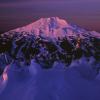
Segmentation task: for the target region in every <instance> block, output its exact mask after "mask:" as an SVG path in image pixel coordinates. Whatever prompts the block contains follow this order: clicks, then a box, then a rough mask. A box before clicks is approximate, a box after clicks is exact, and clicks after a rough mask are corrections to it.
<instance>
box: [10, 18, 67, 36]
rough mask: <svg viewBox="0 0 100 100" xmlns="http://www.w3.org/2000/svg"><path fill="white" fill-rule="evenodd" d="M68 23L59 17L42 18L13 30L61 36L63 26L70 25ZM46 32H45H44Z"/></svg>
mask: <svg viewBox="0 0 100 100" xmlns="http://www.w3.org/2000/svg"><path fill="white" fill-rule="evenodd" d="M68 26H69V25H68V23H67V22H66V21H65V20H63V19H60V18H58V17H50V18H41V19H39V20H38V21H36V22H33V23H31V24H29V25H27V26H24V27H21V28H17V29H15V30H12V31H16V32H23V31H25V32H29V33H34V34H35V35H45V36H49V37H51V36H53V37H57V36H61V34H60V33H62V28H65V27H68ZM43 33H44V34H43Z"/></svg>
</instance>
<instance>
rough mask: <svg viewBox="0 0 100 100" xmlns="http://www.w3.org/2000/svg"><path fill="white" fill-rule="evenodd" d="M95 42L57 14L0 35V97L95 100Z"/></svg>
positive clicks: (98, 75) (98, 88) (99, 38)
mask: <svg viewBox="0 0 100 100" xmlns="http://www.w3.org/2000/svg"><path fill="white" fill-rule="evenodd" d="M99 45H100V33H98V32H95V31H91V32H90V31H86V30H85V29H83V28H81V27H79V26H77V25H74V24H70V23H68V22H66V21H65V20H63V19H60V18H58V17H51V18H41V19H40V20H38V21H36V22H34V23H31V24H29V25H27V26H24V27H21V28H17V29H14V30H11V31H9V32H5V33H3V34H1V35H0V73H1V76H0V100H8V99H9V100H100V95H99V94H100V46H99ZM51 67H52V68H51ZM43 68H45V69H47V70H45V69H43ZM48 68H51V69H48ZM3 69H4V70H3Z"/></svg>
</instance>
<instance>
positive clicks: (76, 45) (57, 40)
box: [0, 18, 100, 71]
mask: <svg viewBox="0 0 100 100" xmlns="http://www.w3.org/2000/svg"><path fill="white" fill-rule="evenodd" d="M55 20H56V23H55ZM40 22H41V23H42V22H43V23H42V24H41V23H40ZM47 22H48V23H47ZM38 23H40V26H41V27H39V28H37V27H38V25H39V24H38ZM44 23H45V24H44ZM54 23H55V24H54ZM44 25H45V26H44ZM50 25H51V26H50ZM30 26H32V28H33V27H35V28H36V29H38V30H35V28H34V30H32V29H31V28H30ZM43 26H44V27H43ZM55 26H57V27H55ZM27 27H28V28H27ZM48 27H49V28H50V29H49V30H48ZM25 29H27V30H25ZM29 30H31V31H29ZM46 30H47V31H46ZM37 31H38V33H37ZM48 32H49V33H48ZM58 33H59V35H58ZM37 34H38V35H37ZM61 34H62V35H61ZM56 36H57V37H56ZM97 36H100V34H99V35H98V34H97V33H96V36H94V35H92V33H90V32H86V31H85V30H83V29H80V28H78V27H77V26H76V25H72V26H71V25H69V26H68V25H67V26H66V23H65V21H64V20H60V19H58V18H49V19H48V18H47V19H41V20H39V21H37V22H35V24H33V23H32V24H30V25H29V26H26V27H22V28H19V29H16V30H13V31H9V32H6V33H3V34H0V69H2V67H1V66H4V65H7V64H10V63H11V62H12V61H14V62H16V63H18V65H19V67H21V64H22V62H23V66H24V65H27V66H28V65H30V63H31V60H32V59H34V60H35V61H36V62H37V63H39V64H40V65H41V66H42V68H51V67H52V65H53V64H54V62H55V61H60V62H62V63H64V64H66V66H68V65H70V64H71V62H72V61H73V60H76V59H80V58H81V57H83V56H84V57H86V58H87V60H88V58H89V57H91V56H93V57H94V59H95V63H98V62H99V61H100V37H99V38H98V37H97ZM1 71H2V70H1Z"/></svg>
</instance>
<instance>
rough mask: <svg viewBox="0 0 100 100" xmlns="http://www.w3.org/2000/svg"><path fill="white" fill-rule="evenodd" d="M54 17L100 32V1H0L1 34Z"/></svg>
mask: <svg viewBox="0 0 100 100" xmlns="http://www.w3.org/2000/svg"><path fill="white" fill-rule="evenodd" d="M54 16H58V17H60V18H64V19H65V20H67V21H68V22H71V23H75V24H77V25H79V26H81V27H83V28H86V29H89V30H96V31H98V32H100V0H0V33H1V32H6V31H9V30H11V29H14V28H17V27H21V26H25V25H27V24H29V23H32V22H34V21H36V20H38V19H39V18H41V17H54Z"/></svg>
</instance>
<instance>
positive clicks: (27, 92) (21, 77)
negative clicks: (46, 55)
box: [0, 61, 100, 100]
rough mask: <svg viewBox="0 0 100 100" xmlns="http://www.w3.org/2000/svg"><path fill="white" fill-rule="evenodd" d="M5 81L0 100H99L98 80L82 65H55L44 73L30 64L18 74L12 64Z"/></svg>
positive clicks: (37, 66) (80, 63) (90, 68)
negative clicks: (66, 66)
mask: <svg viewBox="0 0 100 100" xmlns="http://www.w3.org/2000/svg"><path fill="white" fill-rule="evenodd" d="M62 66H63V67H62ZM99 76H100V75H99ZM7 77H8V82H7V84H6V86H5V88H4V90H3V91H2V93H1V94H0V100H8V99H9V100H100V80H99V79H100V78H99V77H98V78H97V79H96V78H95V77H96V73H95V71H93V69H92V67H91V65H90V64H86V62H81V61H73V62H72V64H71V65H70V66H69V68H67V69H66V68H65V67H64V65H63V64H62V63H57V62H56V63H55V64H54V67H53V68H52V69H48V70H44V69H41V67H40V66H39V65H38V64H36V63H35V62H34V61H32V64H31V65H30V67H27V66H26V68H25V69H23V68H21V69H20V70H19V69H18V67H17V66H16V64H12V65H11V66H10V69H8V71H7Z"/></svg>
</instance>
